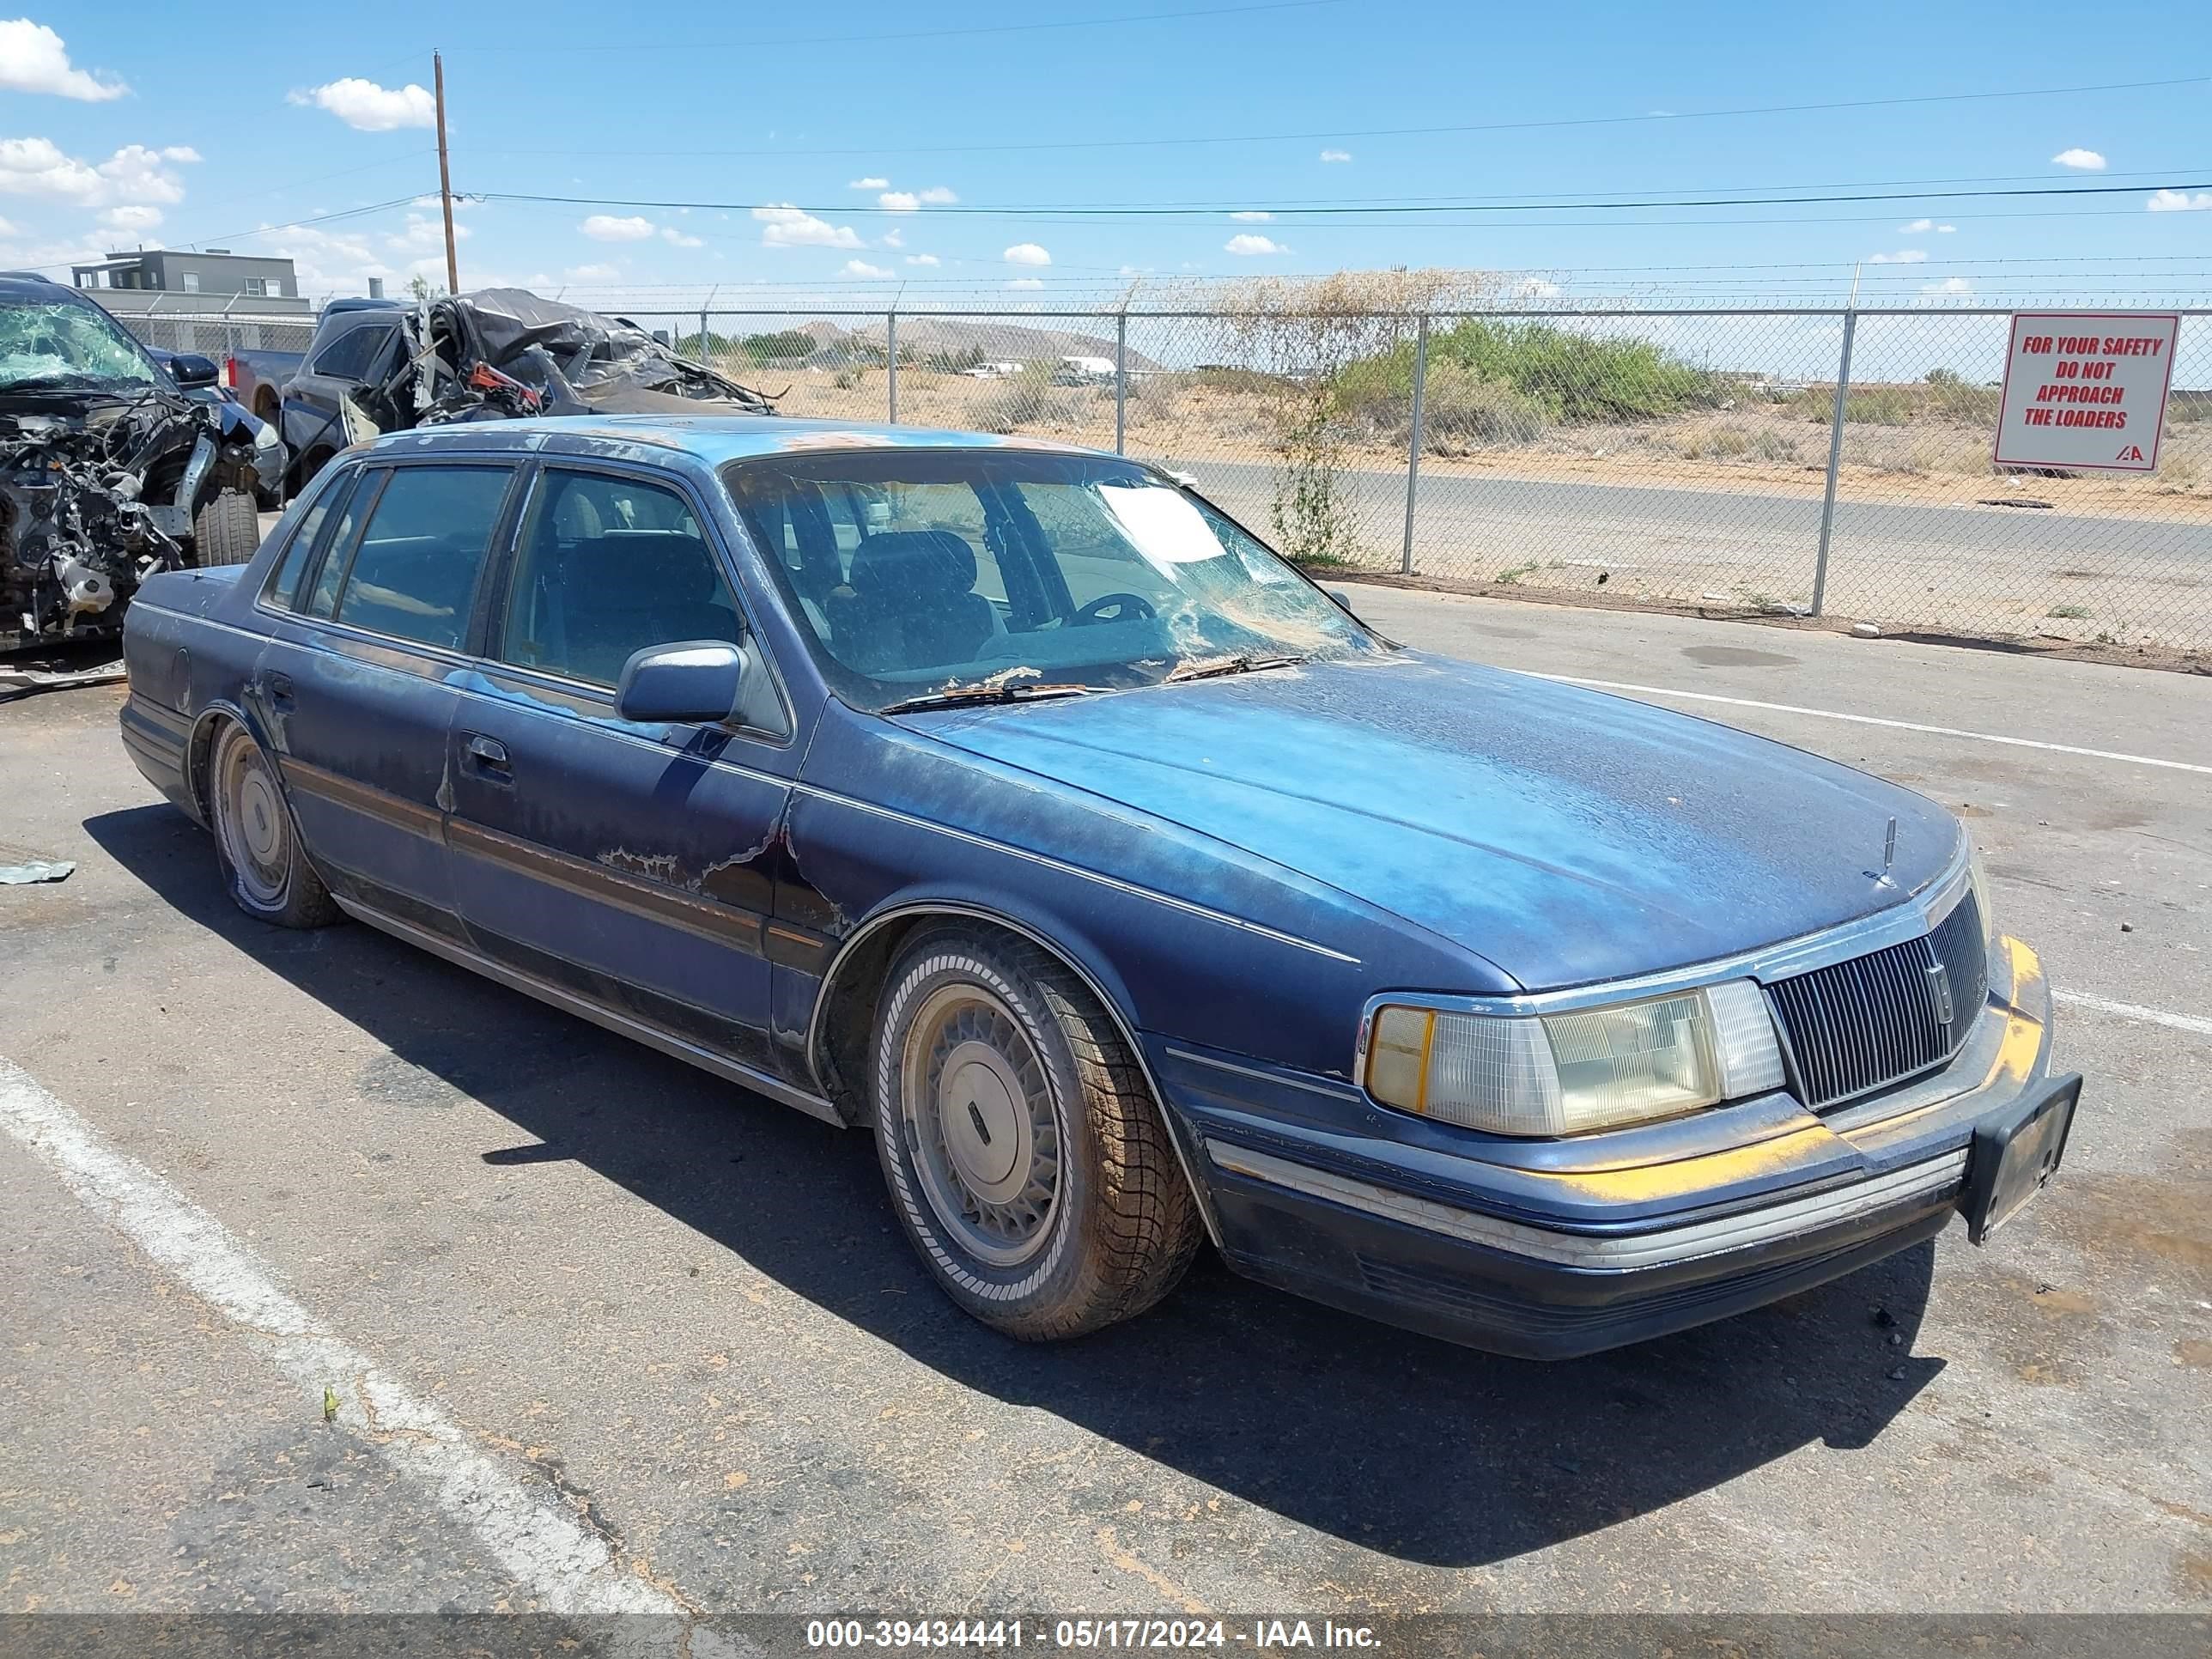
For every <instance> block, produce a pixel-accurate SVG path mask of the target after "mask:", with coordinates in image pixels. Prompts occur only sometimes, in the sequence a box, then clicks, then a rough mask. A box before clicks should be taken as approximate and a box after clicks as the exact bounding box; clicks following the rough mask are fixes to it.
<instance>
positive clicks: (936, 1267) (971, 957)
mask: <svg viewBox="0 0 2212 1659" xmlns="http://www.w3.org/2000/svg"><path fill="white" fill-rule="evenodd" d="M880 1008H881V1012H880V1013H879V1015H878V1021H877V1029H876V1038H875V1075H874V1079H873V1081H874V1088H873V1094H874V1097H875V1109H876V1146H877V1151H878V1155H879V1156H880V1158H881V1159H882V1162H883V1166H884V1180H885V1181H886V1182H888V1183H889V1185H890V1194H891V1201H892V1204H893V1206H894V1207H896V1209H897V1211H898V1213H899V1219H900V1221H901V1222H902V1223H903V1224H904V1225H905V1228H906V1231H907V1236H908V1238H909V1239H911V1240H912V1241H913V1243H914V1246H915V1249H916V1250H917V1251H918V1252H919V1253H920V1254H921V1259H922V1261H923V1262H924V1263H925V1264H926V1265H927V1267H928V1268H929V1269H930V1271H931V1273H933V1275H934V1276H935V1277H936V1279H937V1281H938V1283H939V1285H940V1286H942V1287H943V1289H944V1290H945V1293H946V1294H947V1295H949V1296H950V1297H951V1298H952V1299H953V1301H955V1302H956V1303H957V1304H959V1305H960V1306H961V1307H962V1308H963V1309H964V1310H967V1311H968V1312H969V1313H970V1314H972V1315H974V1316H975V1317H976V1318H977V1319H980V1320H981V1321H982V1322H984V1323H986V1324H987V1325H990V1326H993V1327H994V1328H997V1329H999V1330H1001V1331H1004V1332H1006V1334H1008V1335H1010V1336H1016V1337H1020V1338H1022V1339H1024V1340H1030V1341H1043V1340H1052V1339H1055V1338H1060V1337H1069V1336H1081V1335H1084V1334H1087V1333H1089V1332H1091V1331H1095V1330H1098V1329H1100V1328H1103V1327H1105V1326H1107V1325H1110V1324H1113V1323H1115V1322H1116V1321H1119V1320H1122V1319H1127V1318H1129V1317H1131V1316H1133V1315H1135V1314H1139V1313H1141V1312H1143V1311H1144V1310H1146V1309H1147V1308H1149V1307H1151V1306H1152V1304H1154V1303H1156V1302H1158V1300H1159V1299H1160V1298H1161V1297H1164V1296H1165V1295H1166V1294H1167V1293H1168V1291H1170V1290H1172V1289H1173V1288H1174V1287H1175V1284H1176V1280H1177V1279H1181V1278H1182V1273H1183V1270H1184V1268H1186V1267H1188V1266H1189V1264H1190V1259H1191V1256H1192V1255H1193V1254H1194V1252H1195V1250H1196V1249H1197V1248H1198V1240H1199V1218H1198V1210H1197V1203H1196V1200H1195V1199H1194V1197H1193V1196H1192V1194H1191V1191H1190V1188H1189V1186H1188V1183H1187V1182H1185V1181H1184V1179H1183V1177H1182V1172H1181V1170H1179V1169H1178V1168H1177V1166H1176V1156H1175V1149H1174V1147H1173V1146H1171V1145H1170V1141H1169V1139H1168V1133H1169V1132H1168V1129H1167V1126H1166V1125H1165V1123H1164V1122H1163V1121H1162V1120H1161V1116H1160V1109H1159V1108H1158V1105H1157V1104H1156V1103H1154V1101H1153V1100H1152V1093H1151V1091H1150V1090H1149V1089H1148V1088H1147V1087H1146V1083H1145V1079H1144V1076H1143V1073H1142V1072H1141V1071H1140V1070H1139V1067H1138V1066H1137V1063H1136V1060H1135V1058H1134V1056H1133V1055H1132V1054H1130V1053H1129V1051H1128V1048H1127V1045H1126V1044H1125V1043H1124V1042H1122V1040H1121V1034H1120V1032H1119V1031H1118V1030H1116V1029H1115V1026H1114V1024H1113V1023H1112V1021H1111V1020H1109V1018H1107V1017H1106V1014H1105V1012H1104V1011H1103V1009H1102V1008H1100V1007H1099V1006H1098V1004H1097V1000H1096V999H1095V998H1093V997H1092V996H1091V994H1090V992H1089V991H1088V990H1087V989H1086V988H1085V987H1084V986H1083V985H1082V983H1081V982H1080V981H1078V980H1077V979H1076V978H1075V977H1074V976H1073V975H1071V974H1069V973H1068V972H1067V970H1066V969H1064V968H1062V967H1061V966H1060V964H1059V963H1057V962H1055V961H1054V960H1053V959H1052V958H1051V957H1049V956H1048V955H1047V954H1046V953H1045V952H1044V951H1041V950H1039V949H1037V948H1036V946H1034V945H1030V944H1028V943H1027V942H1025V941H1023V940H1019V939H1012V938H1009V937H1007V936H1006V935H1003V934H1000V933H991V932H987V931H984V930H981V929H975V928H966V927H961V928H952V929H945V930H938V931H932V932H930V933H927V934H925V935H924V936H922V937H921V938H920V939H916V940H915V941H914V942H913V943H912V944H910V945H908V947H907V948H906V949H905V950H904V951H902V952H901V954H900V956H899V957H898V960H897V962H896V964H895V965H894V966H893V968H892V970H891V975H890V981H889V982H888V984H887V985H886V987H885V988H884V996H883V1000H882V1002H881V1004H880Z"/></svg>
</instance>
